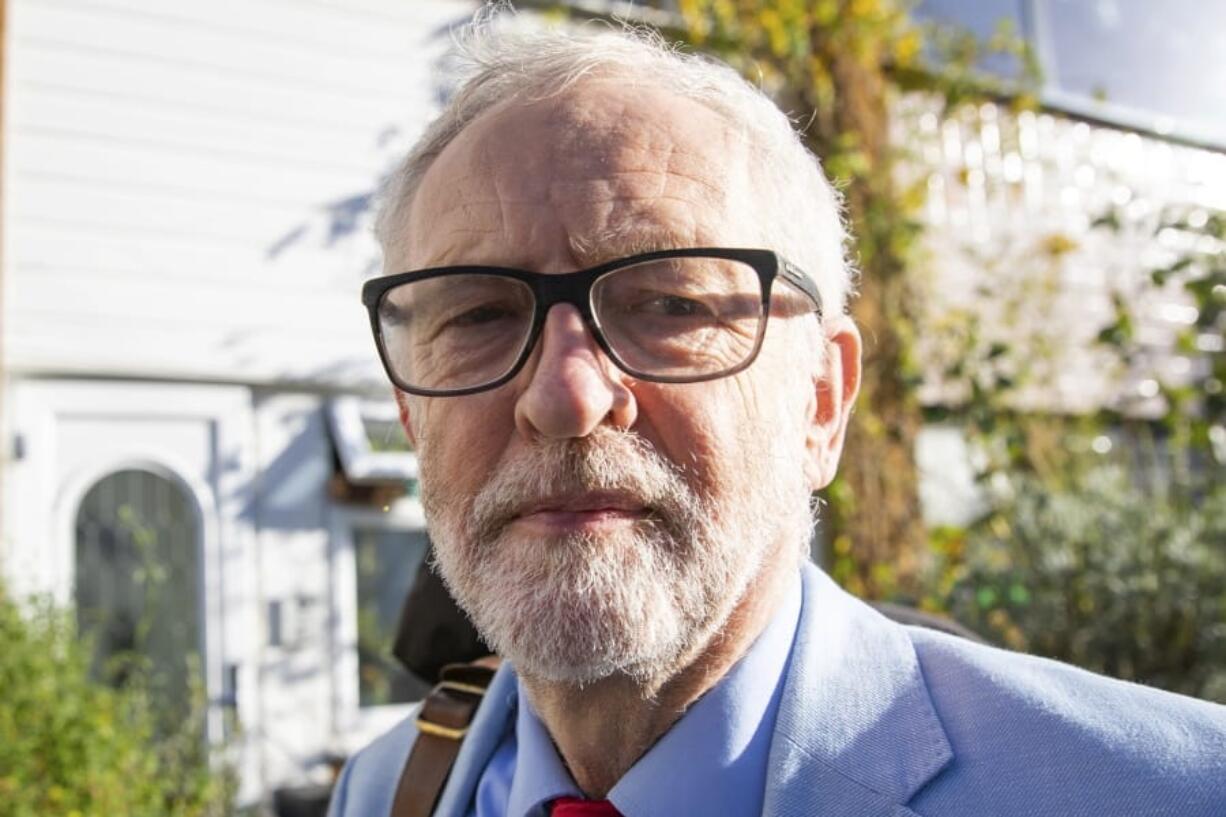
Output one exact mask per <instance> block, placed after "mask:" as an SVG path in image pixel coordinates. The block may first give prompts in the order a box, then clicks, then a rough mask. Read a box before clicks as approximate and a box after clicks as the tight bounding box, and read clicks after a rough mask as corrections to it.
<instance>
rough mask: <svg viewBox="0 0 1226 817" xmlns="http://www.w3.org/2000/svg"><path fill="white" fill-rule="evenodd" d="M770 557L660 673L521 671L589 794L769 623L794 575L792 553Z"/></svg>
mask: <svg viewBox="0 0 1226 817" xmlns="http://www.w3.org/2000/svg"><path fill="white" fill-rule="evenodd" d="M767 559H768V561H767V564H766V565H765V566H764V567H763V569H762V571H761V572H759V574H758V576H757V577H756V578H755V579H754V580H753V581H752V582H751V583H750V585H749V587H748V588H747V589H746V591H745V593H744V595H743V596H742V598H741V599H740V601H739V602H738V603H737V604H736V605H735V606H734V607H733V609H732V610H731V611H730V612H729V613H728V615H727V616H726V617H725V618H724V619H723V624H722V626H718V625H717V626H716V627H714V628H713V631H712V632H711V634H710V635H709V636H708V637H707V638H706V639H705V640H704V642H703V643H702V644H699V645H696V646H695V648H693V649H692V650H691V651H690V653H689V654H688V655H687V656H686V657H685V658H683V659H682V660H681V661H680V662H679V663H678V666H677V667H675V668H674V669H673V670H672V671H669V672H666V673H663V675H664V676H665V677H663V678H662V679H656V680H652V681H649V682H643V681H641V680H639V679H635V678H632V677H630V676H628V675H621V674H617V675H612V676H609V677H607V678H603V679H600V680H598V681H595V682H591V683H584V684H575V683H571V682H557V681H547V680H543V679H540V678H533V677H530V676H526V675H522V674H521V676H520V680H521V681H522V682H523V686H524V689H525V690H526V692H527V694H528V697H529V698H530V699H531V701H532V705H533V708H534V709H535V710H536V712H537V714H538V715H539V716H540V718H541V721H542V722H543V723H544V724H545V728H546V729H547V730H548V731H549V735H550V737H552V738H553V742H554V744H555V745H556V746H557V749H558V753H559V754H560V755H561V757H562V760H563V761H564V762H565V763H566V766H567V768H568V769H569V770H570V773H571V776H572V777H574V780H575V783H576V784H577V785H578V786H579V788H580V789H581V790H582V791H583V793H584V794H585V795H586V796H587V797H590V798H593V799H603V798H604V797H605V796H606V795H607V794H608V793H609V790H610V789H612V788H613V786H614V784H615V783H617V781H618V780H620V779H621V778H622V776H623V775H625V773H626V772H627V771H628V770H629V769H630V767H631V766H633V765H634V763H635V762H636V761H637V760H638V759H639V758H640V757H642V756H643V755H644V754H645V753H646V752H647V750H648V749H650V748H651V746H652V745H653V744H654V743H655V742H656V741H657V740H659V739H660V737H661V736H662V735H663V734H664V733H665V732H667V731H668V730H669V729H670V728H671V727H672V726H673V724H675V723H676V722H677V721H678V720H680V719H681V716H682V715H684V714H685V711H686V710H687V709H688V708H689V707H690V706H691V705H692V704H693V703H694V702H695V701H696V700H698V699H699V698H700V697H702V695H703V693H705V692H706V691H707V690H709V689H711V687H713V686H715V685H716V684H717V683H718V682H719V680H720V679H721V678H723V677H724V675H726V674H727V673H728V670H730V669H731V668H732V666H733V665H734V664H735V663H736V662H737V661H739V660H740V659H741V657H742V656H743V655H744V654H745V653H746V652H747V651H748V649H749V647H750V645H751V644H753V642H754V640H755V639H756V638H757V637H758V636H759V635H760V634H761V633H762V631H763V630H764V629H765V628H766V625H767V624H768V623H769V622H770V619H771V616H772V615H773V614H774V612H775V610H776V609H777V607H778V605H779V601H780V600H781V599H782V598H783V597H784V596H785V591H786V589H787V583H788V581H791V580H794V579H795V575H796V562H795V560H793V559H788V558H781V557H780V555H779V554H772V555H771V556H768V557H767Z"/></svg>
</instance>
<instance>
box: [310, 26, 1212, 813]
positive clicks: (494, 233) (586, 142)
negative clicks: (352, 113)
mask: <svg viewBox="0 0 1226 817" xmlns="http://www.w3.org/2000/svg"><path fill="white" fill-rule="evenodd" d="M469 48H470V55H471V56H472V57H473V66H472V67H473V73H472V76H471V78H470V79H469V80H468V81H467V83H466V84H465V85H464V86H463V87H462V88H461V89H460V91H459V93H458V94H457V95H456V96H455V98H454V99H452V100H451V102H450V104H449V105H448V107H447V109H446V110H445V111H444V113H443V114H442V116H441V117H440V118H439V119H438V120H437V121H436V122H435V123H434V125H433V126H432V127H431V128H430V130H429V131H428V132H427V134H426V135H425V136H424V137H423V139H422V140H421V142H420V143H419V144H418V145H417V147H416V148H415V149H414V150H413V151H412V153H411V154H410V155H409V156H408V158H407V159H406V160H405V162H404V164H403V166H402V167H401V168H400V170H399V171H398V173H397V174H396V175H395V176H394V177H393V179H392V180H391V182H390V184H389V186H388V189H387V191H386V195H385V199H384V201H383V205H382V210H381V213H380V217H379V222H378V227H377V229H378V234H379V238H380V240H381V242H382V245H383V248H384V253H385V269H386V272H387V273H389V274H388V275H385V276H384V277H382V278H378V279H375V280H373V281H370V282H369V283H368V284H367V285H366V287H365V290H364V293H363V295H364V300H365V302H366V304H367V305H368V307H369V308H370V311H371V320H372V325H373V327H374V330H375V335H376V340H377V343H378V347H379V351H380V355H381V357H382V359H383V362H384V365H385V367H386V369H387V372H388V375H389V376H390V378H391V380H392V381H393V383H394V384H395V385H396V387H397V395H398V399H399V402H400V407H401V417H402V420H403V424H404V428H405V431H406V432H407V433H408V435H409V436H410V438H411V439H412V441H413V442H414V444H415V445H416V446H417V449H418V451H419V452H420V457H421V482H422V499H423V502H424V504H425V509H426V514H427V520H428V523H429V529H430V533H431V536H432V538H433V541H434V545H435V549H436V558H437V563H438V568H439V570H440V571H441V573H442V575H443V577H444V579H445V581H446V583H447V585H448V587H449V588H450V590H451V592H452V593H453V594H454V596H455V598H456V599H457V600H458V602H459V604H460V605H461V606H462V607H463V608H464V610H465V611H466V612H467V613H468V615H469V616H470V617H471V618H472V620H473V622H474V623H475V624H476V626H477V628H478V629H479V630H480V631H481V633H482V634H483V636H484V637H485V638H486V640H487V641H488V642H489V643H490V644H491V645H492V646H493V647H494V649H495V650H496V651H497V653H498V654H499V655H500V656H501V657H502V658H503V659H504V660H505V663H504V664H503V665H502V667H501V669H500V670H499V671H498V673H497V675H496V676H495V677H494V678H493V680H492V683H491V685H490V687H489V690H488V692H487V694H486V695H485V697H484V701H483V703H482V704H481V706H480V708H479V709H478V710H477V712H476V715H475V718H474V719H473V720H472V723H471V725H467V719H468V715H467V714H464V713H461V715H460V716H457V715H456V714H455V712H448V711H441V714H440V713H439V712H435V713H434V714H431V713H430V711H429V708H430V704H429V703H427V711H424V712H422V714H421V716H420V717H419V718H416V719H410V720H409V721H407V722H405V723H404V724H402V725H401V726H399V727H397V728H396V729H394V730H393V731H391V732H390V733H388V734H387V735H385V736H384V737H382V738H381V739H379V740H378V741H377V742H376V743H374V744H373V745H372V746H370V747H368V748H367V749H365V750H363V751H362V752H361V753H359V754H358V755H357V756H355V758H354V759H353V760H352V761H351V762H350V764H349V765H348V767H347V768H346V770H345V772H344V774H343V775H342V777H341V779H340V781H339V783H338V785H337V789H336V792H335V795H334V797H333V802H332V813H333V814H334V815H336V816H337V817H342V816H344V817H376V816H378V817H382V816H383V815H388V814H391V813H393V809H394V810H395V812H394V813H395V814H397V815H409V814H422V815H424V814H429V813H435V814H440V815H449V816H453V817H461V816H462V815H481V816H482V817H486V816H487V815H509V816H510V817H539V816H540V815H546V814H557V815H577V814H602V815H612V814H624V815H627V817H649V816H652V815H679V814H704V815H705V814H718V815H733V816H738V817H740V816H745V815H757V814H769V815H797V817H799V815H840V816H841V817H848V816H850V815H864V816H865V817H867V816H868V815H895V817H901V815H925V816H927V815H976V816H977V817H978V816H981V815H1048V814H1050V815H1074V814H1075V815H1090V814H1104V815H1125V814H1127V815H1159V814H1170V815H1180V816H1181V817H1189V816H1190V815H1203V816H1204V817H1208V816H1209V815H1218V817H1221V815H1224V814H1226V709H1223V708H1222V707H1217V706H1213V705H1210V704H1207V703H1203V702H1198V701H1194V700H1191V699H1185V698H1180V697H1178V696H1174V695H1169V694H1166V693H1162V692H1158V691H1154V690H1150V689H1146V688H1142V687H1138V686H1134V685H1129V684H1124V683H1119V682H1115V681H1110V680H1106V679H1103V678H1099V677H1095V676H1092V675H1090V674H1087V673H1084V672H1081V671H1079V670H1076V669H1073V668H1070V667H1067V666H1063V665H1059V664H1056V663H1053V662H1049V661H1044V660H1039V659H1034V658H1030V657H1026V656H1021V655H1014V654H1010V653H1006V652H1002V651H997V650H994V649H990V648H987V647H984V646H980V645H976V644H973V643H971V642H968V641H964V640H962V639H958V638H955V637H952V636H947V635H943V634H939V633H935V632H933V631H928V630H923V629H919V628H906V627H902V626H900V625H897V624H894V623H892V622H890V621H888V620H886V619H884V618H882V617H881V616H879V615H878V614H876V613H875V612H873V611H872V610H871V609H869V608H868V607H866V606H864V605H863V604H861V603H860V602H858V601H856V600H855V599H853V598H850V597H849V596H847V595H846V594H844V593H843V592H842V591H841V590H840V589H839V588H838V587H837V586H836V585H835V584H834V583H833V582H831V581H830V579H829V578H827V577H826V576H825V575H823V574H822V573H821V572H819V571H818V570H817V569H816V568H815V567H814V566H813V565H811V564H809V563H808V561H807V553H808V544H809V540H810V534H811V524H812V523H811V519H812V512H811V508H810V504H809V498H810V496H811V494H812V492H814V491H816V490H819V489H821V488H823V487H824V486H826V485H827V484H829V482H830V480H831V479H832V477H833V476H834V473H835V468H836V465H837V463H838V460H839V455H840V451H841V448H842V445H843V439H844V432H845V429H846V427H847V420H848V416H849V414H850V412H851V408H852V403H853V401H854V399H855V397H856V391H857V387H858V384H859V377H860V368H859V367H860V364H859V359H860V337H859V335H858V334H857V331H856V327H855V325H854V324H853V323H852V321H851V320H850V319H849V318H848V317H847V315H846V312H845V301H846V298H847V295H848V291H849V290H850V288H851V282H850V280H849V272H848V265H847V264H846V263H845V260H844V258H843V228H842V226H841V223H840V216H839V203H838V199H837V196H836V195H835V193H834V192H833V190H832V189H831V187H830V185H829V184H828V183H827V181H826V180H825V178H824V177H823V175H822V173H821V171H820V168H819V166H818V164H817V161H816V160H815V159H814V158H813V157H812V156H811V155H809V154H808V153H807V152H806V151H805V149H804V148H803V146H802V144H801V142H800V141H799V139H798V138H797V137H796V135H795V134H794V133H793V131H792V129H791V127H790V124H789V122H788V120H787V119H786V117H785V116H784V115H783V114H782V113H780V112H779V111H778V110H777V109H776V108H775V107H774V106H773V105H772V104H771V103H770V101H769V100H767V99H766V98H765V97H764V96H762V95H761V94H760V93H759V92H758V91H757V90H755V89H753V88H751V87H750V86H748V85H747V84H745V83H744V82H743V81H742V80H741V79H739V78H738V77H737V76H736V74H735V73H734V72H732V71H731V70H730V69H729V68H727V67H726V66H722V65H718V64H714V63H712V62H709V61H706V60H702V59H699V58H696V57H691V56H683V55H679V54H676V53H673V52H671V51H669V50H668V49H666V48H664V47H662V46H660V45H659V44H657V43H654V42H652V41H650V40H648V39H646V38H644V37H642V36H639V35H631V34H624V33H603V34H598V35H593V34H582V35H564V34H539V35H534V36H529V37H524V36H520V37H506V36H503V37H497V36H494V35H492V34H490V33H488V32H485V33H482V32H478V33H477V34H476V35H474V38H473V40H472V41H471V42H470V43H469ZM443 687H444V689H443V690H442V692H443V693H444V698H446V696H447V695H449V696H450V698H449V699H448V700H450V701H451V703H452V704H454V705H455V707H459V708H461V709H462V708H463V707H464V705H466V702H467V705H468V707H469V709H471V708H472V706H474V705H475V702H476V699H477V697H478V696H479V695H480V693H481V689H480V687H481V684H479V683H474V682H473V681H472V680H471V679H468V680H465V679H464V678H463V677H459V679H458V680H456V679H453V680H452V681H450V682H448V683H445V684H444V685H443ZM466 696H467V697H466ZM440 706H441V709H442V710H446V709H447V706H448V704H447V703H446V700H444V703H443V704H442V705H440ZM431 741H433V742H434V744H439V743H444V744H445V743H450V744H451V745H452V746H453V753H454V748H458V749H459V755H458V757H457V758H455V760H454V766H452V765H451V764H452V760H451V758H450V757H449V756H447V755H446V753H445V752H442V753H439V752H436V749H438V747H437V746H435V745H434V744H431V743H430V742H431ZM461 741H462V746H461ZM432 747H433V748H432ZM427 750H429V751H427ZM417 755H420V757H414V756H417ZM406 758H407V759H408V760H407V768H406ZM448 770H450V773H449V777H448V779H447V784H446V787H445V788H442V792H441V796H438V800H437V804H436V803H435V797H436V795H437V794H438V792H437V789H438V788H440V787H441V785H442V784H441V781H442V779H443V778H444V777H447V776H448Z"/></svg>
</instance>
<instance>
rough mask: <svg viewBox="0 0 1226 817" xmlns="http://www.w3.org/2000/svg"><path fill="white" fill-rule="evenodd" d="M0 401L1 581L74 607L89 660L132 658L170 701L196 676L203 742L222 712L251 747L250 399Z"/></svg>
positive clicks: (217, 391) (130, 394)
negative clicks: (5, 448)
mask: <svg viewBox="0 0 1226 817" xmlns="http://www.w3.org/2000/svg"><path fill="white" fill-rule="evenodd" d="M13 398H14V399H13V403H14V423H13V425H14V431H15V433H16V435H17V439H18V440H19V445H18V452H19V457H18V459H17V461H16V462H15V463H13V465H12V468H11V469H10V471H9V479H10V480H11V484H10V486H9V489H10V493H9V498H10V506H9V508H8V512H9V515H10V519H9V520H8V524H7V530H8V534H9V536H10V537H11V539H10V542H9V555H10V556H11V557H12V558H11V564H9V565H6V572H8V573H9V574H10V576H11V578H12V580H13V583H14V584H15V585H16V586H17V587H18V588H19V590H22V591H26V592H30V591H33V592H42V593H50V594H51V595H53V596H54V597H56V598H57V599H58V600H60V601H61V602H67V601H72V602H74V603H75V604H76V606H77V608H78V617H79V619H80V621H81V623H82V625H83V626H85V627H87V628H90V629H93V630H94V632H95V636H96V638H97V640H98V645H99V652H98V660H100V661H102V660H105V658H106V657H107V655H108V654H109V653H115V652H120V651H123V650H125V649H129V648H131V647H133V646H137V647H139V650H138V651H143V652H145V653H146V654H148V655H149V656H150V657H151V658H152V659H153V660H154V661H155V662H156V663H158V664H159V665H160V666H162V668H163V669H164V670H166V672H165V673H164V678H163V683H164V684H165V685H166V687H167V692H168V694H170V695H171V696H172V697H173V695H174V694H176V691H181V690H182V689H183V688H184V687H185V685H186V684H187V683H188V681H189V678H188V675H187V673H188V672H198V673H200V674H201V675H202V676H203V677H202V680H203V689H204V692H205V694H206V696H207V700H208V702H209V703H208V714H207V732H208V735H209V737H210V739H211V740H214V741H219V740H222V739H224V738H225V737H226V732H227V724H228V722H229V720H230V719H229V718H228V717H227V716H229V715H233V716H236V717H237V720H238V722H239V724H241V726H242V729H243V731H244V732H245V733H246V734H258V732H259V728H258V722H259V712H258V706H257V704H258V701H257V695H256V694H254V693H255V686H254V685H255V683H256V680H257V673H256V671H255V669H256V663H255V662H256V656H257V653H256V649H257V648H258V645H257V644H255V643H254V635H253V634H254V633H256V632H258V626H257V625H258V621H259V617H258V608H257V600H256V594H255V592H254V591H255V590H256V589H257V587H256V584H255V578H254V570H253V569H252V568H253V566H254V564H255V559H254V557H253V553H252V536H251V525H250V522H249V521H248V519H247V513H245V509H247V508H249V506H250V497H251V496H252V494H253V490H254V486H253V479H252V478H253V472H252V468H251V465H250V463H251V462H252V461H253V451H252V448H253V442H252V440H253V437H252V421H251V418H252V410H251V395H250V392H249V391H248V390H247V389H245V388H241V387H233V386H201V385H194V384H193V385H183V384H164V383H131V382H117V381H109V380H97V381H84V380H72V381H69V380H50V379H48V380H26V381H22V382H19V383H17V384H16V386H15V389H14V392H13ZM13 500H15V501H13ZM193 653H194V654H195V656H196V658H195V660H196V661H198V664H197V665H196V668H195V669H190V670H189V669H188V667H190V666H191V665H190V664H189V663H188V660H189V655H191V654H193ZM196 677H199V676H196Z"/></svg>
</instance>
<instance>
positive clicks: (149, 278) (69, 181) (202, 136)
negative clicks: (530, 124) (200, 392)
mask: <svg viewBox="0 0 1226 817" xmlns="http://www.w3.org/2000/svg"><path fill="white" fill-rule="evenodd" d="M475 5H476V4H475V3H474V2H472V0H209V2H202V0H10V2H9V11H8V18H9V19H8V31H7V36H8V59H7V66H6V71H5V83H6V85H5V88H4V95H5V108H6V111H5V123H4V134H3V137H4V147H5V150H4V159H5V167H4V174H3V179H4V225H3V227H4V236H5V242H6V247H5V257H4V263H5V269H4V286H5V295H6V297H5V299H4V308H5V313H4V315H3V321H2V322H3V332H4V348H5V350H6V363H7V366H8V367H9V370H10V372H12V373H17V374H20V373H56V374H89V375H105V376H124V377H154V378H163V377H164V378H172V379H188V380H206V381H208V380H217V381H227V382H242V383H271V384H276V383H287V384H289V383H292V384H307V385H315V386H321V387H324V388H335V387H340V388H346V387H352V386H359V387H361V386H363V385H367V384H375V383H378V382H379V375H378V372H377V369H376V362H375V359H374V355H373V351H372V347H371V342H370V339H369V337H368V333H369V330H368V328H367V325H366V323H365V317H364V314H363V311H362V309H361V307H360V304H359V301H358V289H359V287H360V284H361V281H362V279H363V277H364V276H365V275H367V274H369V273H370V271H371V265H372V264H373V263H375V261H376V259H377V252H376V248H375V246H374V242H373V240H372V239H371V238H370V236H369V219H368V218H367V219H365V220H359V222H358V223H356V224H353V223H351V222H352V219H351V218H350V214H351V211H352V209H353V208H352V206H351V205H352V203H353V202H354V201H355V199H356V197H360V196H363V195H365V194H368V193H370V192H371V190H372V189H373V188H374V187H375V185H376V184H377V182H378V179H379V178H380V176H381V175H382V174H383V173H385V172H386V171H387V169H388V168H389V166H390V163H391V162H392V160H393V157H394V156H396V155H397V154H398V153H400V152H402V151H403V150H404V149H405V147H406V146H407V144H408V143H409V142H410V141H411V140H412V138H413V137H414V136H415V135H417V134H418V133H419V132H420V130H421V128H422V126H423V124H424V122H425V121H426V120H427V119H428V118H429V116H430V114H431V113H432V112H433V111H434V110H435V109H436V102H435V98H436V88H437V87H438V79H437V77H436V73H437V70H436V69H437V61H438V58H439V56H440V55H441V54H443V53H444V52H445V50H446V48H447V46H448V43H449V39H448V34H447V30H446V29H447V27H448V26H449V25H454V24H456V23H459V22H462V21H463V20H465V19H467V17H468V16H469V15H470V14H471V12H472V9H473V8H474V6H475Z"/></svg>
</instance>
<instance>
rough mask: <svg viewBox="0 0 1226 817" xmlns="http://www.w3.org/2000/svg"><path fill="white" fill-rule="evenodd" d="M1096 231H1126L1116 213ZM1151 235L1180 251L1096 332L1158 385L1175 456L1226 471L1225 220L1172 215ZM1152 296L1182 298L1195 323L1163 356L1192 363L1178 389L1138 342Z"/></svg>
mask: <svg viewBox="0 0 1226 817" xmlns="http://www.w3.org/2000/svg"><path fill="white" fill-rule="evenodd" d="M1095 225H1096V226H1097V227H1099V228H1101V229H1106V230H1110V231H1112V232H1115V233H1119V232H1121V231H1122V230H1123V229H1125V227H1124V219H1122V218H1121V216H1120V214H1119V213H1117V212H1110V213H1107V214H1106V215H1104V216H1102V217H1100V218H1099V219H1098V220H1097V221H1096V222H1095ZM1152 231H1153V238H1154V239H1156V240H1161V239H1162V238H1164V237H1165V238H1166V239H1167V242H1168V243H1171V244H1174V245H1175V246H1176V247H1177V248H1178V249H1177V250H1176V251H1175V252H1173V253H1171V254H1170V256H1169V258H1168V260H1167V262H1166V263H1165V264H1162V265H1160V266H1158V267H1157V268H1155V269H1153V270H1151V271H1150V273H1149V276H1148V277H1147V278H1144V279H1142V280H1141V282H1140V285H1139V287H1137V288H1136V289H1135V290H1134V291H1132V292H1117V293H1116V295H1115V297H1114V300H1113V303H1114V306H1115V315H1114V319H1113V320H1112V321H1111V322H1110V323H1109V324H1107V325H1106V326H1104V327H1103V329H1102V331H1101V332H1099V335H1098V340H1099V342H1100V343H1101V344H1102V345H1103V346H1104V347H1106V348H1109V349H1111V350H1112V351H1113V352H1114V354H1115V355H1116V356H1117V357H1118V358H1119V359H1120V361H1122V363H1123V367H1124V368H1125V369H1126V370H1128V371H1129V372H1130V373H1131V374H1132V376H1133V377H1134V378H1149V379H1151V380H1152V381H1153V382H1155V383H1157V384H1158V394H1159V395H1160V396H1161V398H1162V401H1163V403H1164V404H1165V410H1164V412H1163V414H1162V416H1161V418H1160V422H1161V423H1162V425H1163V426H1164V427H1165V428H1166V430H1167V431H1169V432H1170V434H1171V435H1172V439H1173V445H1174V447H1175V449H1176V451H1177V453H1179V454H1184V455H1191V458H1192V459H1195V458H1196V457H1197V452H1203V453H1206V454H1208V455H1210V456H1211V458H1212V459H1213V461H1214V462H1216V464H1217V465H1218V466H1226V341H1224V340H1223V338H1226V213H1220V212H1218V213H1210V212H1206V211H1205V210H1203V209H1200V208H1196V207H1185V208H1168V209H1167V210H1166V211H1165V212H1164V213H1163V215H1162V217H1161V218H1159V219H1158V220H1157V222H1156V224H1154V226H1153V227H1152ZM1154 290H1165V291H1167V292H1173V293H1176V294H1178V295H1180V296H1181V297H1182V299H1183V300H1184V301H1185V302H1186V303H1188V304H1189V305H1190V307H1191V308H1192V309H1193V310H1194V311H1195V315H1196V316H1195V318H1194V319H1193V320H1191V321H1189V322H1188V323H1187V324H1186V325H1185V326H1183V327H1182V328H1180V329H1179V330H1178V331H1177V332H1176V335H1175V338H1174V342H1173V344H1172V348H1170V349H1165V350H1163V353H1164V354H1172V353H1174V354H1180V355H1185V356H1187V357H1189V358H1190V359H1192V360H1193V361H1194V365H1193V366H1192V368H1191V371H1190V374H1189V376H1188V377H1187V378H1186V379H1185V380H1183V381H1181V382H1171V381H1169V380H1168V379H1166V378H1164V377H1163V375H1162V372H1161V371H1160V370H1159V369H1158V366H1157V365H1156V364H1157V363H1158V361H1157V360H1155V359H1154V356H1153V355H1152V354H1151V353H1149V350H1147V349H1146V347H1145V346H1144V345H1143V344H1142V343H1141V342H1140V341H1139V339H1138V338H1137V336H1136V327H1137V323H1138V316H1137V314H1136V307H1135V306H1134V304H1136V303H1138V302H1140V301H1141V300H1142V297H1141V296H1143V295H1145V294H1147V291H1154ZM1122 408H1123V409H1124V410H1125V411H1126V410H1127V409H1128V408H1130V406H1128V405H1127V404H1125V405H1124V406H1123V407H1122ZM1180 464H1182V463H1180ZM1192 465H1194V464H1191V465H1189V467H1192Z"/></svg>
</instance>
